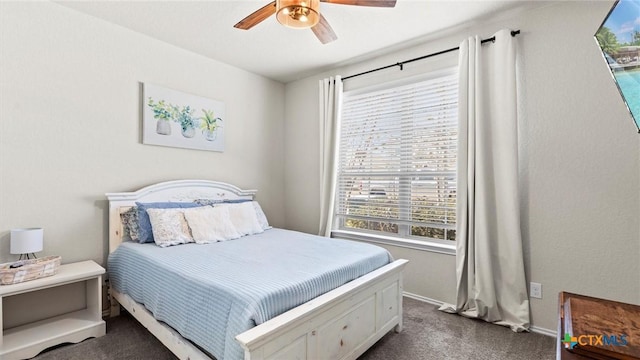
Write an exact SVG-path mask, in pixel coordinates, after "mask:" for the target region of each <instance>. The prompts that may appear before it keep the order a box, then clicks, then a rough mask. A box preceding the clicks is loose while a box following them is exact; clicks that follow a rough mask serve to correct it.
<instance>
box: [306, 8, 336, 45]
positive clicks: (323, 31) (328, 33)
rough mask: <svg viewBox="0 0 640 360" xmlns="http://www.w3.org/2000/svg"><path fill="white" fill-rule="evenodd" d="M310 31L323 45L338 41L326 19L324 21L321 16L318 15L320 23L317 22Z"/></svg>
mask: <svg viewBox="0 0 640 360" xmlns="http://www.w3.org/2000/svg"><path fill="white" fill-rule="evenodd" d="M311 30H312V31H313V33H314V34H316V37H317V38H318V40H320V42H321V43H323V44H327V43H330V42H332V41H334V40H337V39H338V36H337V35H336V33H335V32H333V29H332V28H331V25H329V23H328V22H327V19H325V18H324V16H322V14H320V21H318V23H317V24H316V26H314V27H312V28H311Z"/></svg>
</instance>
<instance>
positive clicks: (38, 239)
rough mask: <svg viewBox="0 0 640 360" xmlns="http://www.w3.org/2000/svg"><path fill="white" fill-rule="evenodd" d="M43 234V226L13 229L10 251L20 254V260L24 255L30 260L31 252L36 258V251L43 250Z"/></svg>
mask: <svg viewBox="0 0 640 360" xmlns="http://www.w3.org/2000/svg"><path fill="white" fill-rule="evenodd" d="M43 234H44V231H43V230H42V228H28V229H12V230H11V247H10V250H9V252H10V253H12V254H20V260H22V259H23V257H24V258H26V259H27V260H28V259H29V258H30V257H29V254H31V256H33V258H34V259H35V258H36V255H35V253H37V252H38V251H42V240H43Z"/></svg>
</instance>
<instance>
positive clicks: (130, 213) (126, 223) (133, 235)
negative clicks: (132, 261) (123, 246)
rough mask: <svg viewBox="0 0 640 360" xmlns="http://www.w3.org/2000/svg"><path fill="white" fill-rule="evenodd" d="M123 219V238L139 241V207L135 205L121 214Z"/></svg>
mask: <svg viewBox="0 0 640 360" xmlns="http://www.w3.org/2000/svg"><path fill="white" fill-rule="evenodd" d="M120 220H121V221H122V229H123V234H122V236H123V238H126V237H128V238H129V239H130V240H131V241H138V209H137V208H136V207H135V206H134V207H131V208H130V209H129V210H127V211H125V212H123V213H121V214H120Z"/></svg>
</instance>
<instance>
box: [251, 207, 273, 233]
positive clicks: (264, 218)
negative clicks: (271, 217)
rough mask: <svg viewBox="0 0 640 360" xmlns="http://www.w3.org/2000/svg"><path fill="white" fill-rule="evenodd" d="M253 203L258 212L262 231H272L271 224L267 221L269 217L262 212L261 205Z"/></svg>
mask: <svg viewBox="0 0 640 360" xmlns="http://www.w3.org/2000/svg"><path fill="white" fill-rule="evenodd" d="M251 203H252V204H253V207H254V209H255V210H256V216H257V217H258V223H260V227H262V230H267V229H271V226H269V222H268V221H267V216H266V215H265V214H264V211H262V208H261V207H260V204H258V202H257V201H252V202H251Z"/></svg>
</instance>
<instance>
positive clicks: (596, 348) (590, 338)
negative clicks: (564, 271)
mask: <svg viewBox="0 0 640 360" xmlns="http://www.w3.org/2000/svg"><path fill="white" fill-rule="evenodd" d="M566 334H569V336H573V337H576V340H579V344H578V345H577V346H576V347H575V348H574V349H572V350H569V349H567V348H566V346H565V344H563V340H565V336H566ZM604 337H607V339H604ZM556 357H557V359H558V360H573V359H606V360H608V359H625V360H636V359H640V306H639V305H632V304H626V303H622V302H618V301H612V300H606V299H599V298H594V297H590V296H584V295H578V294H572V293H568V292H561V293H560V295H559V298H558V336H557V351H556Z"/></svg>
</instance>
